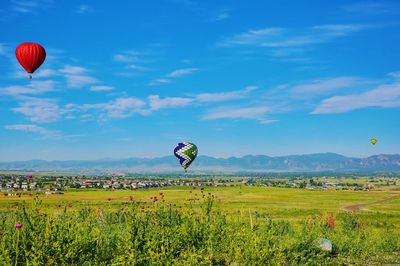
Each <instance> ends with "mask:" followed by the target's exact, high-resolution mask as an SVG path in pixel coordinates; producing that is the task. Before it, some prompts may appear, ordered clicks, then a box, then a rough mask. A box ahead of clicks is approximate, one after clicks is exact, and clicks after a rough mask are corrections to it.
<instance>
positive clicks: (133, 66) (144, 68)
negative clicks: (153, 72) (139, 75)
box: [126, 64, 150, 71]
mask: <svg viewBox="0 0 400 266" xmlns="http://www.w3.org/2000/svg"><path fill="white" fill-rule="evenodd" d="M126 68H128V69H133V70H138V71H148V70H150V68H148V67H144V66H139V65H134V64H131V65H128V66H127V67H126Z"/></svg>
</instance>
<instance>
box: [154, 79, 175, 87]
mask: <svg viewBox="0 0 400 266" xmlns="http://www.w3.org/2000/svg"><path fill="white" fill-rule="evenodd" d="M168 83H171V80H170V79H164V78H161V79H155V80H152V81H150V83H149V85H150V86H157V85H164V84H168Z"/></svg>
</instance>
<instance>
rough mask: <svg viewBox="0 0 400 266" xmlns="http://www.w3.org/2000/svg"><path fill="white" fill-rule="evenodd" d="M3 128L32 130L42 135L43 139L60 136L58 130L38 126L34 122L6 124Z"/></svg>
mask: <svg viewBox="0 0 400 266" xmlns="http://www.w3.org/2000/svg"><path fill="white" fill-rule="evenodd" d="M4 128H5V129H8V130H17V131H24V132H32V133H37V134H40V135H42V136H43V137H44V138H45V139H59V138H61V137H62V134H61V132H60V131H55V130H48V129H46V128H44V127H40V126H37V125H34V124H15V125H6V126H4Z"/></svg>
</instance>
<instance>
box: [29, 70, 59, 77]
mask: <svg viewBox="0 0 400 266" xmlns="http://www.w3.org/2000/svg"><path fill="white" fill-rule="evenodd" d="M25 75H26V74H25ZM25 75H24V77H25ZM55 75H57V71H56V70H53V69H50V68H46V69H41V70H39V71H38V72H35V78H48V77H51V76H55Z"/></svg>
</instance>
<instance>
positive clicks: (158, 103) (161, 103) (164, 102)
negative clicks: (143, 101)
mask: <svg viewBox="0 0 400 266" xmlns="http://www.w3.org/2000/svg"><path fill="white" fill-rule="evenodd" d="M193 101H194V99H191V98H182V97H166V98H163V99H161V98H160V96H159V95H151V96H149V105H150V108H151V110H159V109H166V108H177V107H185V106H187V105H188V104H189V103H191V102H193Z"/></svg>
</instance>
